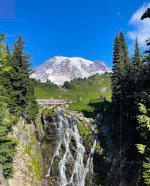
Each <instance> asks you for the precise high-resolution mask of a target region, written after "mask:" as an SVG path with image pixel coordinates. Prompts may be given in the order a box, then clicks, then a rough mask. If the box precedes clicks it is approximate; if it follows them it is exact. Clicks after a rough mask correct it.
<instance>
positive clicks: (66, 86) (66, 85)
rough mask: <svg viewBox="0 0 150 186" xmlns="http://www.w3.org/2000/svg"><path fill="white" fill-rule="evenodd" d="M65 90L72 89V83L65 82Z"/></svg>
mask: <svg viewBox="0 0 150 186" xmlns="http://www.w3.org/2000/svg"><path fill="white" fill-rule="evenodd" d="M63 88H66V89H68V90H70V88H71V86H70V83H69V82H68V81H65V82H64V84H63Z"/></svg>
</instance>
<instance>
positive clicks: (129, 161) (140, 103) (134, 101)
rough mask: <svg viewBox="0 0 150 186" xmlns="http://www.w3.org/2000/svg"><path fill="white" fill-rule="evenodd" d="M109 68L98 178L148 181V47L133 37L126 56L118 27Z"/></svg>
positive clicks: (118, 182) (126, 182)
mask: <svg viewBox="0 0 150 186" xmlns="http://www.w3.org/2000/svg"><path fill="white" fill-rule="evenodd" d="M144 15H145V14H144ZM144 15H143V16H144ZM145 16H147V12H146V15H145ZM149 17H150V16H149ZM142 19H144V17H142ZM149 45H150V41H149V40H148V41H147V46H149ZM112 71H113V73H112V76H111V81H112V101H111V102H108V101H106V100H105V99H104V105H105V106H104V107H103V110H101V119H100V122H101V125H100V139H101V146H102V148H103V153H102V158H103V164H101V165H100V166H101V168H100V172H101V173H100V175H99V176H100V177H101V179H100V182H101V184H102V185H131V186H133V185H140V186H141V185H150V49H148V50H147V51H146V52H144V54H142V53H141V51H140V48H139V44H138V39H136V41H135V48H134V53H133V55H132V57H129V51H128V46H127V43H126V39H125V36H124V33H123V31H122V30H121V31H120V34H119V35H116V36H115V39H114V47H113V68H112ZM99 110H100V108H99ZM104 128H105V130H104ZM106 130H107V132H108V133H107V134H106V133H105V131H106ZM101 162H102V161H101ZM102 175H105V176H104V177H103V176H102ZM106 175H107V176H106Z"/></svg>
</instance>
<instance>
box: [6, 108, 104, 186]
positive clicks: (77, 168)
mask: <svg viewBox="0 0 150 186" xmlns="http://www.w3.org/2000/svg"><path fill="white" fill-rule="evenodd" d="M61 109H63V111H64V112H66V111H65V108H60V107H59V108H58V107H56V108H55V111H54V109H51V110H50V109H49V108H42V109H41V111H40V112H39V115H38V117H37V120H36V122H35V124H34V125H33V124H26V123H25V122H24V120H20V121H19V122H18V124H17V125H15V126H14V127H13V131H12V133H10V137H13V138H15V139H16V140H17V141H18V146H17V153H16V155H15V157H14V175H13V178H12V179H10V180H9V185H10V186H15V185H20V186H36V185H38V186H40V185H41V186H47V185H52V186H53V185H55V186H64V185H70V186H71V185H74V186H85V185H96V183H97V178H96V174H95V173H96V172H95V171H94V170H95V165H94V164H93V162H94V161H93V160H94V158H95V154H97V153H100V151H101V149H100V145H99V142H98V141H97V136H96V132H95V127H94V125H91V124H90V119H86V118H84V116H83V115H82V114H81V113H80V114H77V113H75V112H70V113H69V114H68V113H66V114H65V113H64V112H62V111H61ZM71 115H72V116H71Z"/></svg>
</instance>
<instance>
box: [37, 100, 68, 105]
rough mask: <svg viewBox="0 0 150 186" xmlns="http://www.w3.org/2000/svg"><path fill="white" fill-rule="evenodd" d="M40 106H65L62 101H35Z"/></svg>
mask: <svg viewBox="0 0 150 186" xmlns="http://www.w3.org/2000/svg"><path fill="white" fill-rule="evenodd" d="M37 102H38V104H40V105H63V104H65V103H66V102H65V100H64V99H37Z"/></svg>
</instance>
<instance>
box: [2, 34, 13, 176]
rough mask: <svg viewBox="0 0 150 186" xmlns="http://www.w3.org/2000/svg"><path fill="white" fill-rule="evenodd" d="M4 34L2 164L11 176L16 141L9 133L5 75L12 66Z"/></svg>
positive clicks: (9, 123) (9, 124)
mask: <svg viewBox="0 0 150 186" xmlns="http://www.w3.org/2000/svg"><path fill="white" fill-rule="evenodd" d="M3 39H4V34H0V79H1V81H0V165H1V166H2V167H3V170H4V176H5V177H6V178H9V177H10V176H11V175H12V172H13V170H12V163H13V156H14V153H15V146H16V142H15V141H14V140H13V139H10V138H9V137H8V136H7V135H8V132H9V130H10V128H11V125H12V123H11V122H8V117H7V115H8V114H7V102H8V98H7V95H8V92H7V89H4V87H3V86H4V85H7V83H6V82H8V81H7V79H8V77H5V76H6V75H7V73H8V72H9V71H10V69H11V68H10V67H9V66H8V63H7V55H6V51H5V48H4V43H3ZM6 120H7V122H6Z"/></svg>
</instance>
